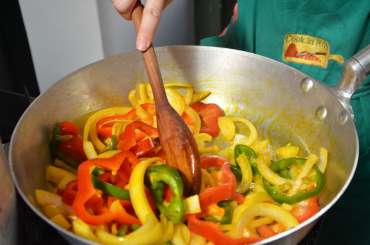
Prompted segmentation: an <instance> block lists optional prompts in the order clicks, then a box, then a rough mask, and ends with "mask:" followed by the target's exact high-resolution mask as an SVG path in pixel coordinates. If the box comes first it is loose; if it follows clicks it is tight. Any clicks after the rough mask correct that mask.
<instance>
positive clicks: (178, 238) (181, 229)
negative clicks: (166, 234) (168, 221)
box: [171, 223, 190, 245]
mask: <svg viewBox="0 0 370 245" xmlns="http://www.w3.org/2000/svg"><path fill="white" fill-rule="evenodd" d="M189 242H190V231H189V228H188V227H187V226H186V225H184V224H182V223H180V224H177V225H175V232H174V234H173V238H172V240H171V243H172V244H173V245H188V244H189Z"/></svg>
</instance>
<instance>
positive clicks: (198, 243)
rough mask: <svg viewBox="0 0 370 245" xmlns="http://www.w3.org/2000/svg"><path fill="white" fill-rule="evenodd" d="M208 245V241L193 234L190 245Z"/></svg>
mask: <svg viewBox="0 0 370 245" xmlns="http://www.w3.org/2000/svg"><path fill="white" fill-rule="evenodd" d="M206 243H207V240H206V239H205V238H204V237H202V236H199V235H197V234H195V233H191V235H190V243H189V245H205V244H206Z"/></svg>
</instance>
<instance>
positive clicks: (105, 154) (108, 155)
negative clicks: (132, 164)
mask: <svg viewBox="0 0 370 245" xmlns="http://www.w3.org/2000/svg"><path fill="white" fill-rule="evenodd" d="M120 152H121V151H120V150H110V151H105V152H103V153H101V154H99V155H98V157H97V158H111V157H113V156H114V155H116V154H118V153H120Z"/></svg>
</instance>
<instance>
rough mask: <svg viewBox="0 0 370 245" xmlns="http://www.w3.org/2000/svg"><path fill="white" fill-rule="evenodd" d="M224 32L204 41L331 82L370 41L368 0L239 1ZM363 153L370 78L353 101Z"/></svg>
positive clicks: (369, 144) (369, 142) (368, 144)
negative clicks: (287, 66) (279, 63)
mask: <svg viewBox="0 0 370 245" xmlns="http://www.w3.org/2000/svg"><path fill="white" fill-rule="evenodd" d="M237 7H238V10H237V18H236V17H235V16H234V18H233V19H234V21H232V23H231V24H230V25H229V26H228V27H227V30H226V31H225V32H224V34H223V35H221V36H219V37H212V38H208V39H205V40H204V41H203V42H202V44H205V45H216V46H226V47H229V48H236V49H240V50H246V51H249V52H253V53H256V54H260V55H263V56H266V57H269V58H272V59H275V60H278V61H280V62H283V63H286V64H288V65H290V66H292V67H295V68H297V69H299V70H301V71H302V72H304V73H306V74H308V75H310V76H312V77H313V78H315V79H317V80H319V81H321V82H323V83H325V84H327V85H329V86H333V85H335V84H336V82H337V81H339V80H340V77H341V74H342V69H343V64H344V61H345V60H347V59H349V58H350V57H351V56H352V55H353V54H354V53H356V52H357V51H358V50H360V49H361V48H363V47H365V46H367V45H369V43H370V14H369V12H370V1H369V0H356V1H346V0H331V1H320V0H301V1H299V0H239V1H238V6H237ZM352 106H353V109H354V112H355V116H356V126H357V129H358V131H359V135H360V141H361V146H362V147H361V150H362V152H365V151H368V150H369V149H370V79H369V78H368V79H367V80H366V81H365V82H364V83H363V85H362V86H361V88H360V89H359V91H358V92H357V93H356V94H355V96H354V98H353V99H352Z"/></svg>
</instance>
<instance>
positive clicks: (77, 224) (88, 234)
mask: <svg viewBox="0 0 370 245" xmlns="http://www.w3.org/2000/svg"><path fill="white" fill-rule="evenodd" d="M72 228H73V232H74V233H76V234H77V235H79V236H82V237H84V238H86V239H89V240H92V241H95V242H97V241H98V238H97V237H96V236H95V234H94V232H93V229H92V228H91V226H90V225H88V224H86V223H85V222H83V221H82V220H80V219H78V218H76V219H74V220H73V221H72Z"/></svg>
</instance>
